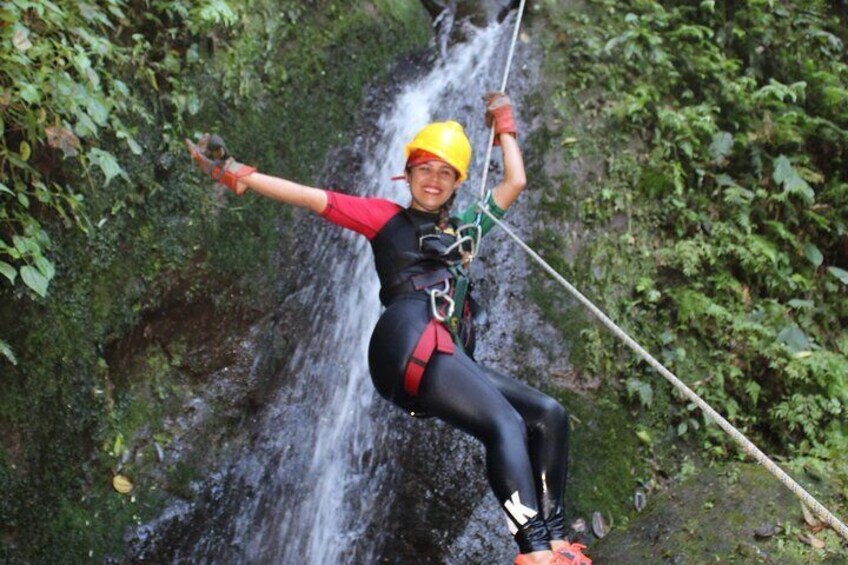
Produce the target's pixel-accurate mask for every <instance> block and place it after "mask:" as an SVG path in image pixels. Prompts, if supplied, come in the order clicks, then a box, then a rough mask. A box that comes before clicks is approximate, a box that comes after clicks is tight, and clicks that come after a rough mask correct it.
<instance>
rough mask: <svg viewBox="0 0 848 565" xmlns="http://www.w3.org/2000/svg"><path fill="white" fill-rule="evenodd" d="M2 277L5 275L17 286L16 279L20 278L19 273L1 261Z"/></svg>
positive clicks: (0, 272) (0, 271)
mask: <svg viewBox="0 0 848 565" xmlns="http://www.w3.org/2000/svg"><path fill="white" fill-rule="evenodd" d="M0 275H4V276H5V277H6V278H7V279H9V282H10V283H12V284H15V278H17V276H18V271H17V270H16V269H15V268H14V267H13V266H11V265H10V264H8V263H6V262H5V261H0Z"/></svg>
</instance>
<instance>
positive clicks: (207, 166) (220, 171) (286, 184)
mask: <svg viewBox="0 0 848 565" xmlns="http://www.w3.org/2000/svg"><path fill="white" fill-rule="evenodd" d="M185 144H186V147H187V148H188V150H189V152H191V156H192V158H193V159H194V160H195V161H196V162H197V164H198V166H199V167H200V169H201V170H202V171H203V172H204V173H206V174H207V175H209V176H211V177H212V178H214V179H215V180H216V181H218V182H219V183H221V184H223V185H224V186H226V187H227V188H229V189H230V190H232V191H233V192H234V193H235V194H237V195H239V196H241V195H242V194H244V193H245V191H246V190H247V189H248V188H250V189H252V190H254V191H256V192H258V193H259V194H261V195H263V196H267V197H268V198H272V199H274V200H278V201H280V202H285V203H286V204H291V205H292V206H298V207H300V208H306V209H308V210H312V211H313V212H315V213H316V214H321V213H322V212H324V210H325V209H326V207H327V201H328V199H327V193H326V191H324V190H321V189H320V188H314V187H311V186H305V185H302V184H298V183H296V182H292V181H290V180H286V179H283V178H280V177H272V176H270V175H265V174H262V173H259V172H257V171H256V169H255V168H254V167H249V166H247V165H243V164H241V163H239V162H237V161H236V160H235V159H233V158H232V157H230V156H229V155H228V154H227V150H226V149H225V147H224V142H223V140H221V138H220V137H218V136H216V135H209V134H208V133H206V134H203V136H202V137H201V138H200V140H199V141H198V142H197V144H195V143H193V142H192V141H191V140H189V139H186V140H185Z"/></svg>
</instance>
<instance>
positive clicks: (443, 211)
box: [437, 190, 456, 230]
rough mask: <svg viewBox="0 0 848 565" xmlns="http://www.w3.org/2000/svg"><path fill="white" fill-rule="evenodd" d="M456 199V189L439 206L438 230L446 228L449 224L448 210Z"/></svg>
mask: <svg viewBox="0 0 848 565" xmlns="http://www.w3.org/2000/svg"><path fill="white" fill-rule="evenodd" d="M454 200H456V190H454V191H453V194H451V195H450V198H448V199H447V200H446V201H445V203H444V204H442V206H441V207H440V208H439V221H438V223H437V225H438V226H439V229H440V230H443V229H445V228H447V227H448V226H449V225H450V211H451V208H453V202H454Z"/></svg>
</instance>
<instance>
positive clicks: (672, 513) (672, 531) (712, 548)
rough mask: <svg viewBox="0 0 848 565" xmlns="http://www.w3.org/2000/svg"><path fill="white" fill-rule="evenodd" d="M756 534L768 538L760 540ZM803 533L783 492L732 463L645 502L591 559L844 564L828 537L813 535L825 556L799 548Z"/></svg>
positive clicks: (758, 472)
mask: <svg viewBox="0 0 848 565" xmlns="http://www.w3.org/2000/svg"><path fill="white" fill-rule="evenodd" d="M805 482H806V483H808V484H809V481H805ZM805 486H809V485H805ZM756 530H760V531H762V532H766V531H772V532H773V534H772V535H771V536H769V537H762V536H760V537H758V536H756V535H755V534H754V532H755V531H756ZM808 533H810V532H809V528H807V527H806V525H805V524H804V522H803V519H802V516H801V509H800V506H799V503H798V501H797V499H796V498H795V496H794V495H793V494H792V493H791V492H790V491H789V490H787V489H786V488H784V487H783V486H782V485H781V484H780V483H779V482H778V481H776V480H775V479H774V477H772V476H771V475H770V474H769V473H768V472H767V471H766V470H765V469H764V468H762V467H760V466H758V465H754V464H741V463H732V464H726V465H721V466H717V467H713V468H708V469H703V468H701V469H698V470H697V471H696V472H695V473H693V474H692V475H691V476H690V477H689V478H688V479H686V480H684V481H683V482H682V483H681V484H680V485H679V486H676V487H675V489H674V491H673V495H672V494H670V493H665V494H659V495H654V496H651V495H649V498H648V506H647V507H646V509H645V511H644V512H643V513H642V514H639V515H638V516H636V517H635V518H634V519H633V521H632V522H631V524H630V526H629V528H627V529H613V531H612V533H611V534H610V535H609V536H608V537H607V538H605V539H603V540H601V541H599V542H598V543H597V544H596V545H595V547H593V552H592V557H593V559H597V560H598V561H601V562H607V563H621V564H623V565H627V564H636V563H644V562H645V561H646V560H653V559H657V558H658V557H662V558H663V559H665V560H668V561H670V562H685V563H789V564H802V563H842V562H844V559H845V557H846V556H848V555H847V554H846V553H845V551H844V549H842V548H841V547H840V546H841V542H840V540H839V538H838V536H837V535H836V534H835V533H834V532H832V531H830V530H824V531H822V532H819V533H817V534H815V535H816V537H818V538H819V539H821V540H822V541H824V542H825V544H826V547H825V549H824V550H817V549H813V548H812V547H811V546H809V545H806V544H804V543H802V542H801V541H799V539H798V535H799V534H808Z"/></svg>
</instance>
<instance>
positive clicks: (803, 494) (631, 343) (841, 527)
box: [478, 206, 848, 540]
mask: <svg viewBox="0 0 848 565" xmlns="http://www.w3.org/2000/svg"><path fill="white" fill-rule="evenodd" d="M478 208H479V209H480V210H481V211H482V212H483V213H485V214H486V215H487V216H489V218H491V219H492V221H494V222H495V224H497V225H499V226H500V227H502V228H503V229H504V231H506V233H507V234H508V235H509V236H510V237H511V238H512V239H514V240H515V241H516V243H518V245H519V246H520V247H521V248H522V249H523V250H524V251H525V252H527V254H528V255H530V257H532V258H533V259H534V260H535V261H536V262H537V263H539V265H541V266H542V268H543V269H545V270H546V271H547V272H548V273H549V274H550V275H551V276H552V277H553V278H554V279H556V280H557V282H559V283H560V284H561V285H562V286H564V287H565V289H566V290H567V291H568V292H569V293H571V295H572V296H574V297H575V298H577V300H579V301H580V302H581V303H582V304H583V305H584V306H586V308H588V309H589V311H590V312H591V313H592V314H594V315H595V317H597V318H598V319H599V320H600V321H601V323H602V324H604V325H605V326H606V327H607V328H608V329H609V330H610V331H611V332H612V333H613V334H615V335H616V336H617V337H618V338H620V339H621V340H622V341H624V343H625V344H627V346H628V347H630V349H632V350H633V351H635V352H636V353H637V354H638V355H639V356H640V357H641V358H642V359H644V360H645V361H647V362H648V364H649V365H650V366H651V367H653V368H654V369H656V370H657V372H658V373H659V374H661V375H662V376H663V377H665V378H666V380H668V382H670V383H671V384H672V385H673V386H674V387H675V388H676V389H677V390H678V391H680V392H682V393H683V395H684V396H686V398H688V399H689V400H691V401H692V402H694V403H695V404H696V405H697V406H698V407H699V408H700V409H701V410H703V412H704V413H705V414H706V415H707V416H709V418H710V419H712V420H713V421H714V422H715V423H716V424H718V425H719V427H721V429H722V430H724V431H725V432H727V434H728V435H730V437H731V438H733V440H734V441H736V443H738V444H739V445H740V446H741V447H742V450H743V451H744V452H745V453H747V454H748V455H750V456H751V457H752V458H754V460H756V461H757V462H758V463H760V464H761V465H763V466H764V467H765V468H766V469H767V470H768V471H769V472H770V473H771V474H772V475H774V476H775V477H777V479H778V480H779V481H780V482H781V483H783V484H784V485H785V486H786V487H787V488H788V489H789V490H791V491H792V492H793V493H795V496H797V497H798V498H799V499H801V502H802V503H804V504H805V505H806V506H807V507H809V508H810V509H812V510H813V511H814V512H815V513H816V514H818V515H819V516H820V517H821V518H822V519H823V520H824V521H825V522H826V523H827V524H828V525H829V526H830V527H831V528H833V529H834V530H836V531H837V532H838V533H839V534H840V535H841V536H842V537H843V538H845V539H846V540H848V526H845V524H844V523H842V522H841V521H840V520H839V518H837V517H836V516H834V515H833V514H832V513H831V512H830V511H829V510H828V509H827V508H825V507H824V505H822V504H821V503H820V502H819V501H818V500H816V499H815V498H814V497H813V496H812V495H811V494H810V493H808V492H807V491H806V490H804V487H802V486H801V485H799V484H798V483H797V482H796V481H795V480H794V479H793V478H792V477H790V476H789V475H788V474H787V473H786V472H785V471H784V470H783V469H781V468H780V467H779V466H778V465H777V464H776V463H775V462H774V461H772V460H771V459H769V457H768V456H767V455H766V454H765V453H763V452H762V451H760V449H759V448H758V447H757V446H756V445H754V444H753V443H752V442H751V440H749V439H748V438H747V437H745V435H744V434H742V432H740V431H739V430H737V429H736V428H735V427H734V426H733V424H731V423H730V422H728V421H727V420H726V419H724V417H722V415H721V414H719V413H718V412H716V411H715V410H714V409H713V407H712V406H710V405H709V404H707V402H706V401H705V400H704V399H702V398H701V397H700V396H698V395H697V394H696V393H695V392H694V391H693V390H692V389H690V388H689V387H688V386H686V385H685V384H684V383H683V382H682V381H681V380H680V379H679V378H677V376H676V375H675V374H674V373H672V372H671V371H669V370H668V369H666V368H665V367H664V366H663V365H662V364H661V363H660V362H659V361H657V360H656V359H655V358H654V357H653V356H652V355H651V354H650V353H648V352H647V351H646V350H645V349H644V348H643V347H642V346H641V345H639V344H638V343H637V342H636V341H635V340H634V339H633V338H631V337H630V336H629V335H627V334H626V333H625V332H624V330H622V329H621V328H620V327H618V326H617V325H616V324H615V322H613V321H612V320H610V319H609V318H608V317H607V316H606V315H605V314H604V313H603V312H602V311H601V310H600V309H599V308H598V307H597V306H595V305H594V304H593V303H592V302H591V301H590V300H589V299H588V298H586V297H585V296H583V295H582V294H581V293H580V291H578V290H577V289H576V288H575V287H574V286H572V285H571V283H569V282H568V281H567V280H565V278H564V277H563V276H562V275H560V274H559V273H558V272H557V271H556V270H554V268H553V267H551V266H550V265H549V264H548V263H547V262H546V261H545V260H544V259H542V258H541V257H540V256H539V255H538V254H537V253H536V252H535V251H533V250H532V249H531V248H530V247H529V246H528V245H527V244H526V243H524V242H523V241H522V240H521V238H520V237H518V236H517V235H515V232H513V231H512V230H511V229H510V228H509V227H508V226H507V225H506V224H505V223H504V222H502V221H501V220H499V219H497V218H496V217H495V216H494V215H493V214H492V213H491V212H490V211H489V210H488V209H487V208H486V207H485V206H478Z"/></svg>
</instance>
